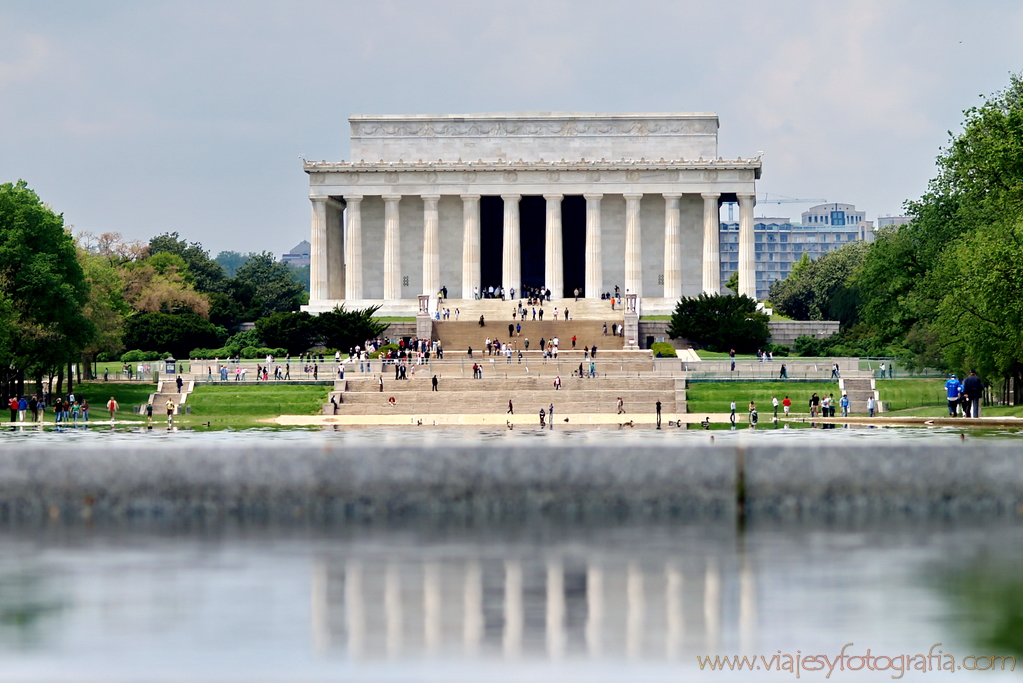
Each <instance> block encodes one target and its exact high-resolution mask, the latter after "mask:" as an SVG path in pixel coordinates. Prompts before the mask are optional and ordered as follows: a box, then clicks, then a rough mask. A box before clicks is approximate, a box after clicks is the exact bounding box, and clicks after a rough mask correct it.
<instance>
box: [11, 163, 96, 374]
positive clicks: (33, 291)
mask: <svg viewBox="0 0 1023 683" xmlns="http://www.w3.org/2000/svg"><path fill="white" fill-rule="evenodd" d="M88 298H89V285H88V283H87V281H86V279H85V274H84V272H83V271H82V266H81V264H80V263H79V261H78V255H77V250H76V246H75V242H74V239H72V237H71V235H70V233H69V232H68V231H67V230H66V229H65V227H64V219H63V217H62V216H59V215H57V214H55V213H54V212H53V211H52V210H51V209H50V208H49V207H47V206H45V205H44V204H43V203H42V201H41V200H40V199H39V196H38V195H37V194H36V193H35V192H33V191H32V190H31V189H29V187H28V185H27V184H26V183H25V181H23V180H19V181H18V182H17V183H16V184H12V183H5V184H3V185H0V316H3V317H5V318H6V321H3V322H4V324H3V325H0V326H3V327H5V328H6V331H7V335H6V336H7V338H8V341H7V342H6V344H5V345H4V347H0V348H5V349H6V352H5V355H4V356H3V357H0V366H2V367H13V368H14V369H15V370H16V371H17V372H18V374H19V375H22V376H25V375H27V376H29V377H31V378H33V379H35V380H36V384H37V390H38V389H41V383H42V377H43V374H44V373H49V372H52V371H53V370H56V369H58V368H61V367H64V366H66V365H67V364H68V363H69V362H71V361H72V360H75V359H77V358H78V357H79V356H80V355H81V352H82V350H83V349H84V348H85V347H86V345H87V344H89V342H90V341H91V340H92V338H93V335H94V334H95V326H94V325H93V323H92V321H90V320H89V318H88V317H87V316H86V315H85V313H84V312H83V308H84V306H85V305H86V303H87V301H88ZM3 309H6V313H4V312H3Z"/></svg>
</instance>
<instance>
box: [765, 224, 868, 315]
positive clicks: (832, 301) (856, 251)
mask: <svg viewBox="0 0 1023 683" xmlns="http://www.w3.org/2000/svg"><path fill="white" fill-rule="evenodd" d="M868 249H869V245H867V244H866V243H864V242H851V243H849V244H846V245H844V246H842V247H841V248H839V249H836V250H835V251H832V252H828V253H827V254H824V255H823V256H821V257H820V258H819V259H817V260H816V261H811V260H809V258H807V257H806V254H805V253H804V254H803V257H804V259H805V261H803V260H801V261H800V262H799V263H797V264H796V266H795V267H794V268H793V269H792V272H791V273H789V275H788V277H786V278H785V279H784V280H777V281H776V282H774V283H773V284H772V285H771V296H770V299H771V305H772V306H773V307H774V308H775V309H777V310H778V312H779V313H781V314H782V315H786V316H788V317H790V318H794V319H795V320H838V321H839V322H840V323H841V324H842V328H843V329H847V328H849V327H851V326H853V325H855V324H856V323H857V322H858V319H859V304H860V293H859V287H858V285H857V283H856V279H855V278H856V275H857V274H858V272H859V268H860V266H861V264H862V263H863V259H864V258H865V256H866V254H867V251H868Z"/></svg>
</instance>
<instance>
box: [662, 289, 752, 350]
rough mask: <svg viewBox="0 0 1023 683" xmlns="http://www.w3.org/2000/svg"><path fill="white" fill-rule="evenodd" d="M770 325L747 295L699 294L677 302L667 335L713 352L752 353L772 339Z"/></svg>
mask: <svg viewBox="0 0 1023 683" xmlns="http://www.w3.org/2000/svg"><path fill="white" fill-rule="evenodd" d="M767 322H768V317H767V315H765V314H764V313H762V312H760V311H758V310H757V302H756V300H755V299H751V298H750V297H748V296H725V295H720V294H717V295H707V294H700V295H699V296H698V297H683V298H682V299H681V300H680V301H679V302H678V304H677V305H676V306H675V312H674V313H672V316H671V324H670V325H669V327H668V336H669V337H671V338H672V339H687V340H689V342H690V343H692V344H695V345H698V346H702V347H704V348H706V349H708V350H710V351H727V350H729V349H735V350H736V351H739V352H742V353H749V352H751V351H755V350H757V349H758V348H761V347H763V345H764V343H765V342H766V341H767V338H768V336H770V331H769V330H768V327H767Z"/></svg>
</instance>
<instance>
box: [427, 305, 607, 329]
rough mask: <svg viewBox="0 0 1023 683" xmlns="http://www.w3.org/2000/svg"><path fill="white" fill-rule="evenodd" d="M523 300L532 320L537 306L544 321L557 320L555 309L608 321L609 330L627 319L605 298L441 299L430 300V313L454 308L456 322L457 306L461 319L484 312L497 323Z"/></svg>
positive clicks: (475, 317)
mask: <svg viewBox="0 0 1023 683" xmlns="http://www.w3.org/2000/svg"><path fill="white" fill-rule="evenodd" d="M520 301H521V302H522V306H523V308H526V309H527V311H529V312H528V314H527V315H526V319H527V320H532V318H533V314H532V311H533V309H534V308H535V309H537V313H539V311H540V309H541V308H542V309H543V319H544V322H547V321H548V320H553V319H554V309H555V308H556V309H558V320H562V321H563V320H564V319H565V310H566V309H567V310H568V315H569V320H593V321H598V322H603V321H605V320H606V321H607V326H608V329H610V327H611V323H613V322H617V323H619V324H621V322H622V321H623V320H624V315H625V314H624V311H623V310H622V309H621V308H616V309H615V310H613V311H612V310H611V302H610V301H608V300H602V299H579V300H578V301H576V300H575V299H573V298H565V299H557V298H551V300H550V301H544V302H543V304H542V305H531V306H527V305H526V300H525V299H510V300H507V301H505V300H502V299H441V300H440V301H439V302H438V300H437V299H430V312H431V313H433V312H434V311H436V310H438V308H439V309H440V310H442V311H443V310H444V309H448V310H450V311H451V318H450V320H451V321H452V322H455V309H458V322H478V321H479V317H480V316H481V315H482V316H483V317H484V320H485V321H486V322H487V324H489V322H490V320H491V319H493V320H494V322H505V323H507V321H510V320H511V313H512V310H513V309H514V310H515V311H516V312H517V311H518V305H519V302H520Z"/></svg>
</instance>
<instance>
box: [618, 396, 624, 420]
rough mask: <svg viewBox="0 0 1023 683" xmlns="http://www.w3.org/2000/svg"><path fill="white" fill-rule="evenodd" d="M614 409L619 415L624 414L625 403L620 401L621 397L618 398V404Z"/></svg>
mask: <svg viewBox="0 0 1023 683" xmlns="http://www.w3.org/2000/svg"><path fill="white" fill-rule="evenodd" d="M616 407H617V408H618V414H619V415H621V414H622V413H624V412H625V401H623V400H622V397H621V396H619V397H618V403H617V406H616Z"/></svg>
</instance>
